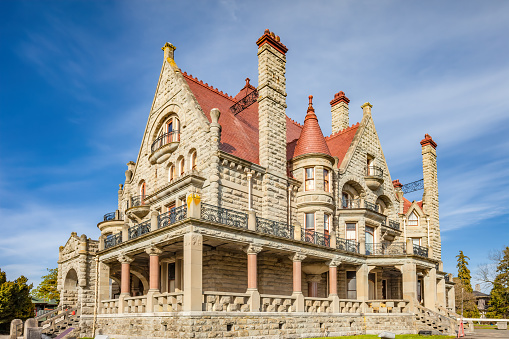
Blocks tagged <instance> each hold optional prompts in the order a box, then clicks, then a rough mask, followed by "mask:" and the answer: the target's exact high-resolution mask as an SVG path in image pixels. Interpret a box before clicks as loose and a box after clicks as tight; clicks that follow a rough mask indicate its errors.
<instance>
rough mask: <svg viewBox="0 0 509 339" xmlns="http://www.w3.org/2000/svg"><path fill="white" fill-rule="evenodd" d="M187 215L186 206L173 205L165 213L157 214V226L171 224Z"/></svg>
mask: <svg viewBox="0 0 509 339" xmlns="http://www.w3.org/2000/svg"><path fill="white" fill-rule="evenodd" d="M186 217H187V206H186V205H182V206H180V207H174V208H172V209H171V210H169V211H168V212H166V213H163V214H159V215H158V216H157V228H162V227H166V226H169V225H172V224H174V223H176V222H179V221H180V220H184V219H185V218H186Z"/></svg>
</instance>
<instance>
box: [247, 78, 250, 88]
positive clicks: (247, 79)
mask: <svg viewBox="0 0 509 339" xmlns="http://www.w3.org/2000/svg"><path fill="white" fill-rule="evenodd" d="M249 80H251V79H249V78H246V87H249Z"/></svg>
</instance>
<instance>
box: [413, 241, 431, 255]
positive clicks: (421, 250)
mask: <svg viewBox="0 0 509 339" xmlns="http://www.w3.org/2000/svg"><path fill="white" fill-rule="evenodd" d="M414 254H415V255H419V256H421V257H426V258H427V257H428V248H426V247H424V246H419V245H417V244H414Z"/></svg>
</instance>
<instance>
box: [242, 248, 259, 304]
mask: <svg viewBox="0 0 509 339" xmlns="http://www.w3.org/2000/svg"><path fill="white" fill-rule="evenodd" d="M261 250H262V247H261V246H259V245H254V244H251V245H249V246H248V247H247V248H246V249H245V252H246V253H247V291H246V293H249V294H251V298H250V299H249V309H250V311H251V312H259V311H260V293H259V292H258V271H257V269H258V268H257V256H258V253H260V252H261Z"/></svg>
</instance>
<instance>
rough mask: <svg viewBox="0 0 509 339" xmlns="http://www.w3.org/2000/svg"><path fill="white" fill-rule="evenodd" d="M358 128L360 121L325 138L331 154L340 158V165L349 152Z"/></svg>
mask: <svg viewBox="0 0 509 339" xmlns="http://www.w3.org/2000/svg"><path fill="white" fill-rule="evenodd" d="M358 128H359V123H356V124H355V125H352V126H350V127H347V128H345V129H343V130H341V131H339V132H337V133H334V134H331V135H330V136H328V137H326V138H325V141H326V142H327V146H329V150H330V151H331V155H332V156H333V157H338V158H339V162H338V167H339V166H340V165H341V162H342V161H343V159H344V158H345V155H346V152H348V149H349V148H350V145H351V144H352V141H353V137H354V136H355V133H357V129H358Z"/></svg>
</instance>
